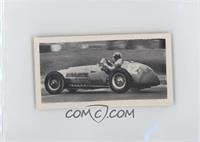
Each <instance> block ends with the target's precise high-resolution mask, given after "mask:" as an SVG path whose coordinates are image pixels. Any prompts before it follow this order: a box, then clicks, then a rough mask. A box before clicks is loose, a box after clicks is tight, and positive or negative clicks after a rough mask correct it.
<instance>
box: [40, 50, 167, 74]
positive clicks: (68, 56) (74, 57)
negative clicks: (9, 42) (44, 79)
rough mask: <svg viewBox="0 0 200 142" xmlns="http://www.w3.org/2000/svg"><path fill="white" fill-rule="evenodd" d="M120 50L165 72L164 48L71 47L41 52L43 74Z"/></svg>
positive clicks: (94, 59) (85, 62)
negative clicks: (107, 48)
mask: <svg viewBox="0 0 200 142" xmlns="http://www.w3.org/2000/svg"><path fill="white" fill-rule="evenodd" d="M116 51H120V52H121V53H122V55H123V59H124V60H128V61H131V60H132V61H137V62H140V63H144V64H146V65H148V66H150V67H151V68H153V70H154V71H155V72H157V73H159V74H165V70H166V64H165V61H166V60H165V50H164V49H140V50H105V49H101V48H99V49H98V48H96V49H73V50H71V49H69V50H62V51H59V52H48V53H41V54H40V61H41V63H40V65H41V75H45V74H47V73H48V72H50V71H54V70H60V69H65V68H67V67H72V66H81V65H92V64H96V63H97V62H98V61H100V59H101V58H107V59H111V57H112V54H113V53H114V52H116Z"/></svg>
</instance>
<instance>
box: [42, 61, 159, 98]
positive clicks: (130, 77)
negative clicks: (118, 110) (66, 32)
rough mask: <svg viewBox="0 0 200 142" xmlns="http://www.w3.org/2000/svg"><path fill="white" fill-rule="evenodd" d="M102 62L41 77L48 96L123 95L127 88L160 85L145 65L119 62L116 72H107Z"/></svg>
mask: <svg viewBox="0 0 200 142" xmlns="http://www.w3.org/2000/svg"><path fill="white" fill-rule="evenodd" d="M103 61H108V60H107V59H104V58H103V59H102V60H101V61H100V62H99V63H97V64H96V65H86V66H77V67H69V68H67V69H62V70H58V71H52V72H50V73H48V74H47V75H46V77H45V81H44V85H45V88H46V90H47V92H48V93H50V94H59V93H61V92H62V91H63V90H64V89H67V90H68V91H69V92H76V91H77V90H78V89H98V88H111V90H112V91H114V92H116V93H124V92H126V91H127V90H128V89H129V88H136V89H143V88H149V87H151V86H156V85H159V84H160V81H159V79H158V76H157V75H156V73H155V72H154V71H153V70H152V69H151V68H150V67H149V66H147V65H144V64H141V63H138V62H133V61H130V62H129V61H123V64H122V66H121V67H120V68H116V69H114V70H113V71H108V70H107V69H106V68H104V66H103V64H102V62H103Z"/></svg>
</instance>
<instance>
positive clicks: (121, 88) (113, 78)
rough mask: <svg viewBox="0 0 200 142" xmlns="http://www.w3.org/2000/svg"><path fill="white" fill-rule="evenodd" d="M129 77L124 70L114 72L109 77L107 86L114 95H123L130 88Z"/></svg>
mask: <svg viewBox="0 0 200 142" xmlns="http://www.w3.org/2000/svg"><path fill="white" fill-rule="evenodd" d="M130 80H131V79H130V75H129V73H128V72H127V71H126V70H124V69H117V70H114V71H113V72H112V73H111V74H110V76H109V85H110V88H111V89H112V91H114V92H116V93H125V92H126V91H127V90H128V89H129V88H130Z"/></svg>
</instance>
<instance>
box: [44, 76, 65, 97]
mask: <svg viewBox="0 0 200 142" xmlns="http://www.w3.org/2000/svg"><path fill="white" fill-rule="evenodd" d="M64 86H65V80H64V77H63V76H62V74H60V73H59V72H50V73H49V74H48V75H47V76H46V78H45V88H46V90H47V92H48V93H50V94H60V93H61V92H62V91H63V89H64Z"/></svg>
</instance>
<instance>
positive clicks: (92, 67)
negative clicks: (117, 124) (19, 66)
mask: <svg viewBox="0 0 200 142" xmlns="http://www.w3.org/2000/svg"><path fill="white" fill-rule="evenodd" d="M171 48H172V47H171V35H170V34H169V33H154V34H124V35H94V36H66V37H36V38H34V60H35V93H36V106H37V108H41V109H42V108H66V107H71V106H72V107H79V106H87V105H92V104H94V103H95V104H96V103H99V104H106V105H110V106H168V105H172V104H173V77H172V49H171Z"/></svg>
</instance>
